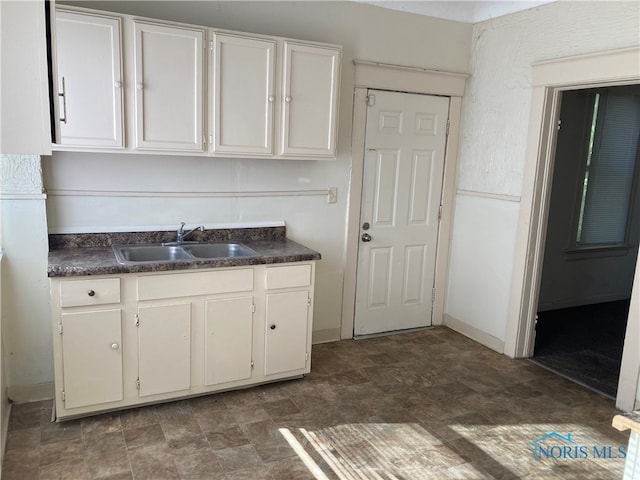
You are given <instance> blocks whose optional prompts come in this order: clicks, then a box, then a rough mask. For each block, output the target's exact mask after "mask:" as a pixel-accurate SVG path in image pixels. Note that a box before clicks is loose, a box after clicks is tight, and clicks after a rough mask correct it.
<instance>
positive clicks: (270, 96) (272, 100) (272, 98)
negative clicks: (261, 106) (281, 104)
mask: <svg viewBox="0 0 640 480" xmlns="http://www.w3.org/2000/svg"><path fill="white" fill-rule="evenodd" d="M267 100H269V103H273V102H275V101H276V97H274V96H273V95H269V98H268V99H267Z"/></svg>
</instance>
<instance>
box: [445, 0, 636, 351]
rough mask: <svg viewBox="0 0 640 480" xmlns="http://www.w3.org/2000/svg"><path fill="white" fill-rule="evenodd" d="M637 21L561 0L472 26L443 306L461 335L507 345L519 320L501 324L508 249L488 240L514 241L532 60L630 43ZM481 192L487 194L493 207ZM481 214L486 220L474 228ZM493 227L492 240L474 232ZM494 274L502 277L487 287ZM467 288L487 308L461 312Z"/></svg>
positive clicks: (629, 5)
mask: <svg viewBox="0 0 640 480" xmlns="http://www.w3.org/2000/svg"><path fill="white" fill-rule="evenodd" d="M639 18H640V4H639V3H638V2H606V1H605V2H565V1H561V2H555V3H551V4H548V5H544V6H541V7H538V8H535V9H532V10H527V11H524V12H520V13H516V14H512V15H508V16H505V17H500V18H497V19H493V20H490V21H486V22H482V23H479V24H476V25H474V28H473V36H472V38H473V43H472V49H471V78H470V80H469V83H468V84H467V91H466V95H465V99H464V108H463V123H462V140H461V147H460V161H459V175H458V180H459V185H458V188H459V189H460V190H462V191H463V192H460V193H461V194H459V195H458V196H457V200H456V212H455V215H456V219H455V223H454V229H453V233H452V238H453V244H452V250H451V270H450V275H449V298H448V303H447V308H446V311H447V313H448V315H449V316H451V317H452V318H453V320H454V321H455V323H456V325H457V326H458V328H459V329H460V330H464V329H465V328H467V326H468V328H469V329H479V330H480V331H482V332H486V333H487V334H490V335H492V336H493V337H496V338H497V339H498V340H500V341H504V339H505V335H506V325H507V322H516V321H518V319H517V318H507V306H508V298H509V297H508V292H507V295H505V291H504V288H505V285H510V284H511V272H512V269H513V252H514V250H513V248H504V249H502V250H501V251H499V250H498V249H497V248H496V243H495V239H496V238H508V239H515V238H516V227H517V218H518V217H517V215H515V214H513V212H512V210H517V205H518V204H517V203H514V201H515V202H517V201H519V196H520V191H521V185H522V175H523V165H524V160H525V150H526V144H527V134H528V123H529V116H530V109H531V92H532V89H531V73H532V69H531V64H532V63H534V62H537V61H541V60H546V59H552V58H559V57H565V56H570V55H578V54H583V53H589V52H597V51H603V50H611V49H616V48H624V47H629V46H637V45H638V42H639V40H640V37H639V36H638V29H639V21H638V19H639ZM470 192H471V193H470ZM478 194H480V195H483V194H489V195H490V196H492V197H493V198H492V200H493V201H491V202H487V201H486V198H484V197H482V196H478ZM480 211H481V212H482V218H483V219H486V222H485V223H483V224H481V225H478V222H477V221H474V222H473V223H471V220H470V217H471V216H472V215H473V214H474V212H480ZM506 211H507V212H509V213H508V214H506V215H505V212H506ZM460 216H462V219H460V218H459V217H460ZM465 219H469V220H465ZM499 219H500V220H499ZM490 229H493V231H492V233H491V234H490V235H478V234H477V233H478V232H479V231H481V230H490ZM474 252H477V253H474ZM485 252H491V255H490V258H489V259H486V260H485V259H478V258H475V257H476V256H483V255H485ZM465 259H472V260H473V261H471V262H465V261H464V260H465ZM494 271H495V272H498V274H499V275H500V276H501V277H504V279H503V281H500V282H496V283H494V284H493V285H487V276H488V273H492V272H494ZM506 288H507V291H508V289H509V288H508V287H506ZM467 291H482V292H484V300H483V302H485V303H484V304H483V305H482V306H481V307H480V308H478V309H475V308H473V306H466V305H465V302H468V298H467V297H466V296H465V292H467ZM476 310H477V313H476Z"/></svg>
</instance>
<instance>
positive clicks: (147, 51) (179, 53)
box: [134, 21, 205, 152]
mask: <svg viewBox="0 0 640 480" xmlns="http://www.w3.org/2000/svg"><path fill="white" fill-rule="evenodd" d="M134 34H135V37H134V57H135V73H134V75H135V78H134V83H135V142H136V143H135V146H136V148H138V149H142V150H167V151H185V152H202V151H203V150H204V148H203V101H204V99H203V86H204V82H203V56H204V55H203V43H204V35H205V32H204V30H198V29H189V28H182V27H176V26H168V25H159V24H153V23H146V22H139V21H135V22H134Z"/></svg>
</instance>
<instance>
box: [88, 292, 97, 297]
mask: <svg viewBox="0 0 640 480" xmlns="http://www.w3.org/2000/svg"><path fill="white" fill-rule="evenodd" d="M87 295H89V296H90V297H95V295H96V292H95V291H93V290H89V291H88V292H87Z"/></svg>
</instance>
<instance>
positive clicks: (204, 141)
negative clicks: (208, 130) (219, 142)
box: [202, 134, 207, 145]
mask: <svg viewBox="0 0 640 480" xmlns="http://www.w3.org/2000/svg"><path fill="white" fill-rule="evenodd" d="M202 144H203V145H206V144H207V136H206V135H204V134H203V135H202Z"/></svg>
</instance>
